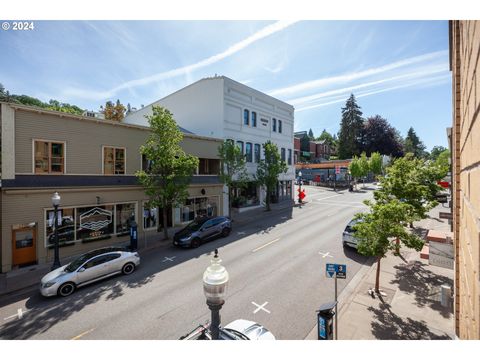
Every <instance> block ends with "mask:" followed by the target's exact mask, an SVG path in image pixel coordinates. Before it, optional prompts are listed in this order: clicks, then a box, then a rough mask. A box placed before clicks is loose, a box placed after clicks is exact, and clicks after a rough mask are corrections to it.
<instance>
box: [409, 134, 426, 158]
mask: <svg viewBox="0 0 480 360" xmlns="http://www.w3.org/2000/svg"><path fill="white" fill-rule="evenodd" d="M405 153H412V154H413V155H414V156H415V157H417V158H424V157H425V156H426V154H427V153H426V152H425V145H424V144H423V142H422V141H421V140H420V138H419V137H418V136H417V134H416V133H415V130H413V127H410V129H408V133H407V137H406V138H405Z"/></svg>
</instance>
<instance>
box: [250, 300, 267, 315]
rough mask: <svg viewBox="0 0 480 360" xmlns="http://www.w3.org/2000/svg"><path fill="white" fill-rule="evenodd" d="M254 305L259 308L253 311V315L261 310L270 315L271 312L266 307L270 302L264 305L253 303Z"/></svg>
mask: <svg viewBox="0 0 480 360" xmlns="http://www.w3.org/2000/svg"><path fill="white" fill-rule="evenodd" d="M252 304H253V305H254V306H256V307H257V308H256V309H255V310H253V313H254V314H256V313H257V312H259V311H260V310H263V311H265V312H266V313H268V314H270V310H267V309H266V308H265V306H266V305H267V304H268V301H265V302H264V303H263V304H262V305H258V304H257V303H256V302H255V301H252Z"/></svg>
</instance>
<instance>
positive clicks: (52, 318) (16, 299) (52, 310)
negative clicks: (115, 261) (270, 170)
mask: <svg viewBox="0 0 480 360" xmlns="http://www.w3.org/2000/svg"><path fill="white" fill-rule="evenodd" d="M306 188H307V190H306V192H307V199H306V200H307V201H308V203H307V204H305V205H304V206H302V207H301V208H298V207H295V208H293V210H291V209H286V210H282V211H280V212H277V213H276V215H275V216H271V214H267V213H265V216H263V217H259V218H258V219H256V220H254V221H251V222H249V223H248V224H244V225H242V226H235V224H234V231H233V232H232V234H231V235H230V236H229V237H227V238H225V239H218V240H215V241H213V242H211V243H208V244H204V245H202V246H201V247H199V248H197V249H177V248H173V247H171V246H164V247H160V248H156V249H153V250H151V251H149V252H148V253H144V254H143V256H142V264H141V266H140V267H139V268H138V269H137V271H136V272H135V273H134V274H132V275H130V276H116V277H114V278H111V279H108V280H105V281H102V282H100V283H97V284H92V285H90V286H87V287H84V288H81V289H78V291H77V292H76V293H74V294H73V295H72V296H70V297H69V298H48V299H45V298H42V297H41V295H40V294H39V293H38V292H37V291H33V292H30V293H26V294H23V295H18V296H13V297H11V298H9V299H8V300H7V301H2V304H0V306H1V307H0V338H1V339H138V340H139V339H178V338H179V337H180V336H182V335H184V334H186V333H188V332H189V331H190V330H192V329H193V328H194V327H195V326H196V325H198V324H200V323H204V322H205V321H206V320H209V317H210V313H209V310H208V308H207V306H206V304H205V298H204V295H203V288H202V286H203V284H202V275H203V272H204V271H205V269H206V268H207V266H208V265H209V264H210V259H211V258H212V257H213V250H214V249H215V248H218V249H219V255H220V258H221V259H222V261H223V265H224V266H225V267H226V268H227V270H228V272H229V275H230V281H229V284H228V294H227V298H226V300H225V305H224V307H223V308H222V310H221V320H222V324H227V323H229V322H231V321H233V320H235V319H249V320H253V321H256V322H258V323H260V324H262V325H264V326H265V327H267V328H268V329H269V330H270V331H272V333H273V334H274V335H275V336H276V338H277V339H303V338H305V336H306V335H307V334H308V333H309V332H310V331H311V330H312V328H313V327H314V326H315V324H316V312H315V310H316V309H318V307H319V306H320V305H321V304H322V303H325V302H330V301H332V300H333V299H334V280H333V279H330V278H327V277H326V273H325V264H326V263H338V264H346V266H347V279H346V280H340V279H339V280H338V293H339V294H340V292H341V291H342V289H343V288H344V287H345V286H346V285H347V284H348V282H349V281H350V280H351V279H352V278H353V276H354V275H355V273H356V272H357V271H358V270H359V269H360V268H361V266H362V265H363V264H364V263H365V261H366V260H367V259H366V258H365V257H363V256H361V255H359V254H357V253H356V252H355V251H354V250H350V249H343V247H342V243H341V233H342V231H343V229H344V228H345V225H346V224H347V223H348V222H349V221H350V219H351V218H352V217H353V215H354V214H355V213H356V212H360V211H362V209H365V208H366V207H365V205H363V204H362V201H363V200H364V199H367V198H370V197H371V196H372V192H371V191H364V192H358V193H349V192H348V191H343V192H339V193H336V192H333V191H324V190H321V189H318V188H314V187H306ZM340 325H341V324H340Z"/></svg>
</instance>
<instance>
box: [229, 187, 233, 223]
mask: <svg viewBox="0 0 480 360" xmlns="http://www.w3.org/2000/svg"><path fill="white" fill-rule="evenodd" d="M228 216H230V220H233V216H232V186H231V185H229V186H228Z"/></svg>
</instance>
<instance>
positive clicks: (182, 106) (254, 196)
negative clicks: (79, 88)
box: [124, 76, 295, 211]
mask: <svg viewBox="0 0 480 360" xmlns="http://www.w3.org/2000/svg"><path fill="white" fill-rule="evenodd" d="M155 105H160V106H163V107H165V108H167V109H168V110H170V111H171V112H172V113H173V117H174V119H175V121H176V122H177V123H178V125H179V126H181V127H183V128H186V129H187V130H189V131H191V132H193V133H195V134H197V135H204V136H209V137H217V138H221V139H232V140H234V141H235V142H236V144H237V145H238V146H240V147H241V148H242V151H243V153H244V154H245V156H246V160H247V169H248V173H249V175H250V176H251V177H252V179H253V175H254V174H255V173H256V168H257V165H256V163H257V162H258V161H259V158H260V156H261V157H262V158H263V156H264V154H263V148H262V144H264V143H265V142H266V141H268V140H270V141H272V142H273V143H275V144H276V145H277V146H278V149H279V151H280V152H281V156H282V158H283V159H284V160H285V162H286V163H287V165H288V172H287V173H286V174H281V175H280V177H279V183H278V186H277V189H276V192H275V194H274V198H277V199H278V200H279V201H282V200H285V199H292V198H293V197H292V194H293V180H294V177H295V167H294V162H293V148H294V147H293V128H294V126H293V124H294V108H293V106H292V105H289V104H287V103H285V102H283V101H280V100H278V99H275V98H274V97H271V96H269V95H267V94H265V93H262V92H260V91H258V90H255V89H252V88H251V87H248V86H246V85H243V84H241V83H238V82H236V81H234V80H232V79H229V78H227V77H225V76H215V77H211V78H205V79H201V80H199V81H197V82H195V83H193V84H191V85H188V86H186V87H184V88H183V89H180V90H178V91H176V92H174V93H172V94H170V95H168V96H166V97H164V98H163V99H160V100H158V101H156V102H154V103H153V104H150V105H148V106H146V107H143V108H142V109H140V110H138V111H135V112H133V113H129V114H128V115H127V116H126V118H125V120H124V121H125V122H127V123H131V124H138V125H147V119H146V118H145V115H151V114H152V106H155ZM265 196H266V194H265V191H264V190H263V189H260V188H259V187H257V186H256V185H255V184H254V183H253V182H252V183H250V184H249V186H248V187H247V188H246V189H242V190H237V191H236V193H235V198H234V199H233V202H234V206H235V207H237V208H238V209H239V211H242V210H244V209H248V208H253V207H256V206H261V204H262V203H263V202H264V201H265ZM225 201H226V202H227V201H228V199H227V197H225ZM223 208H224V209H226V211H228V202H227V203H226V204H225V206H224V207H223Z"/></svg>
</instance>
